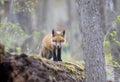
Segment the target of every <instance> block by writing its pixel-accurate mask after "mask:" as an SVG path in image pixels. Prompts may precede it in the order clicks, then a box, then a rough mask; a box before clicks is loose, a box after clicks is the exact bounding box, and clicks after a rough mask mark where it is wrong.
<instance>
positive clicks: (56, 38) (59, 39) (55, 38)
mask: <svg viewBox="0 0 120 82" xmlns="http://www.w3.org/2000/svg"><path fill="white" fill-rule="evenodd" d="M64 42H65V30H63V31H55V30H54V29H53V30H52V44H53V45H54V46H55V47H56V48H60V47H61V46H62V45H63V44H64Z"/></svg>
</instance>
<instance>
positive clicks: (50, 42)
mask: <svg viewBox="0 0 120 82" xmlns="http://www.w3.org/2000/svg"><path fill="white" fill-rule="evenodd" d="M64 42H65V30H63V31H54V30H52V33H51V34H48V35H46V36H45V37H44V38H43V41H42V48H41V53H40V54H41V56H42V57H45V58H47V59H51V58H52V57H53V60H54V61H62V59H61V48H62V44H63V43H64Z"/></svg>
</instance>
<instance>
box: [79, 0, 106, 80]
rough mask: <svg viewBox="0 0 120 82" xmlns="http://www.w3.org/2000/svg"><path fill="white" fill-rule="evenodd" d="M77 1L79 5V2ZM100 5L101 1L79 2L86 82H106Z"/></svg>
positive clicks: (82, 0)
mask: <svg viewBox="0 0 120 82" xmlns="http://www.w3.org/2000/svg"><path fill="white" fill-rule="evenodd" d="M77 1H78V3H79V4H80V0H77ZM100 5H101V0H81V6H82V9H81V22H82V24H81V25H82V27H81V31H82V34H83V38H82V39H83V40H82V43H83V46H82V47H83V54H84V61H85V69H86V73H85V75H86V76H85V77H86V82H106V71H105V59H104V54H103V40H102V29H101V26H102V25H101V14H100ZM79 7H80V5H79Z"/></svg>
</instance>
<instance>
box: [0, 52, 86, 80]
mask: <svg viewBox="0 0 120 82" xmlns="http://www.w3.org/2000/svg"><path fill="white" fill-rule="evenodd" d="M83 81H84V70H83V69H82V68H81V67H79V66H77V65H75V64H71V63H67V62H61V61H59V62H56V61H52V60H47V59H44V58H41V57H40V56H37V55H36V56H28V55H26V54H21V55H17V54H16V55H11V54H9V53H6V55H5V57H4V60H3V61H2V63H0V82H83Z"/></svg>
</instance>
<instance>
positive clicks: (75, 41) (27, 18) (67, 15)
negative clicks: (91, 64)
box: [0, 0, 120, 80]
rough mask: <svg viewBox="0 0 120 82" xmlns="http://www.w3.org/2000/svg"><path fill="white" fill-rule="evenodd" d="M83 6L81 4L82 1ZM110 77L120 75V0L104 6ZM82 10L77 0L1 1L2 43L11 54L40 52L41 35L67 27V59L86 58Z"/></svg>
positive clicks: (63, 53)
mask: <svg viewBox="0 0 120 82" xmlns="http://www.w3.org/2000/svg"><path fill="white" fill-rule="evenodd" d="M81 6H82V4H81ZM101 7H102V8H101V9H102V10H101V13H102V17H101V19H102V24H103V25H102V31H103V37H104V38H103V46H104V53H105V59H106V63H107V64H106V65H107V66H106V69H107V75H108V76H109V77H108V79H112V80H113V78H114V77H115V79H118V78H119V77H120V0H105V3H104V4H102V5H101ZM79 16H80V9H78V4H77V2H76V0H0V42H1V43H3V44H5V46H6V51H7V52H11V53H21V52H24V53H27V54H39V51H40V47H41V41H42V38H43V37H44V36H45V35H46V34H48V33H51V30H52V29H53V28H54V29H56V30H59V29H65V30H66V43H65V46H64V47H63V52H62V57H63V60H64V61H71V62H72V61H73V62H79V61H82V60H83V53H82V47H81V45H82V41H81V39H82V37H81V30H80V27H81V24H79V23H80V21H81V20H82V19H81V18H80V17H79Z"/></svg>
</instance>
